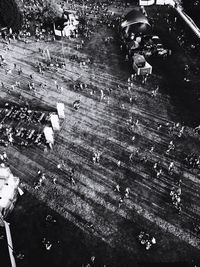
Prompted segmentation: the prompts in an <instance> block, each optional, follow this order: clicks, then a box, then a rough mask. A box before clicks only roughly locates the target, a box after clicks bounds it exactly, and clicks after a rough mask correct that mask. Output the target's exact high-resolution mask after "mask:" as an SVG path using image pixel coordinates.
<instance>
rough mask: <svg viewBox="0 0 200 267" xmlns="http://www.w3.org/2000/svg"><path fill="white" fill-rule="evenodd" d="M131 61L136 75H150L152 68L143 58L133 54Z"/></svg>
mask: <svg viewBox="0 0 200 267" xmlns="http://www.w3.org/2000/svg"><path fill="white" fill-rule="evenodd" d="M132 59H133V69H134V71H135V72H136V74H137V75H146V74H151V73H152V66H151V65H150V64H149V63H148V62H147V61H146V59H145V58H144V56H142V55H139V54H135V55H134V56H133V58H132Z"/></svg>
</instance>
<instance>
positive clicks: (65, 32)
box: [54, 11, 79, 39]
mask: <svg viewBox="0 0 200 267" xmlns="http://www.w3.org/2000/svg"><path fill="white" fill-rule="evenodd" d="M78 24H79V21H78V19H77V17H76V16H75V15H74V14H70V13H66V11H65V13H64V15H63V17H62V18H58V19H56V20H55V22H54V33H55V36H56V37H57V39H60V38H61V36H70V35H71V33H72V32H73V31H75V30H76V29H77V27H78Z"/></svg>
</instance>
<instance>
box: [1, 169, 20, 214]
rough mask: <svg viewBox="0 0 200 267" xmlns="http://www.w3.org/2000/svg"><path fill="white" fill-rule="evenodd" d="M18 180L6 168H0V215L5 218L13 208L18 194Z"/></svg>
mask: <svg viewBox="0 0 200 267" xmlns="http://www.w3.org/2000/svg"><path fill="white" fill-rule="evenodd" d="M18 186H19V178H17V177H14V176H13V174H12V173H11V171H10V169H9V168H8V167H4V166H3V167H2V166H0V213H2V215H3V216H5V215H6V214H7V213H8V211H9V210H11V209H12V208H13V203H14V202H15V201H16V198H17V194H18V191H17V189H18Z"/></svg>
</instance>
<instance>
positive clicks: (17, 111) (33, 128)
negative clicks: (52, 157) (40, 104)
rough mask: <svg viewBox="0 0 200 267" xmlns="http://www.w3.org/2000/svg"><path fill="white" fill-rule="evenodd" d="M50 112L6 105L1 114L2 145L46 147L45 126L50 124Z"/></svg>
mask: <svg viewBox="0 0 200 267" xmlns="http://www.w3.org/2000/svg"><path fill="white" fill-rule="evenodd" d="M49 116H50V115H49V112H42V111H35V110H31V109H30V108H29V107H28V106H26V105H24V106H19V105H15V104H9V103H6V104H5V106H4V107H3V108H2V110H1V113H0V119H1V122H0V143H1V145H3V146H8V145H9V144H13V145H18V146H25V147H27V146H34V145H36V146H42V147H43V146H46V145H47V144H48V143H47V142H46V139H45V136H44V134H43V127H44V125H49V124H50V117H49Z"/></svg>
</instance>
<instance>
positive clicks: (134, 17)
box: [121, 9, 151, 28]
mask: <svg viewBox="0 0 200 267" xmlns="http://www.w3.org/2000/svg"><path fill="white" fill-rule="evenodd" d="M133 24H145V25H148V26H149V27H150V26H151V25H150V23H149V21H148V19H147V17H146V16H145V15H144V14H143V13H142V11H141V10H139V9H133V10H132V11H130V12H129V13H128V14H127V15H126V16H125V18H124V21H123V22H122V23H121V27H122V28H125V27H128V26H130V25H133Z"/></svg>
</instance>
